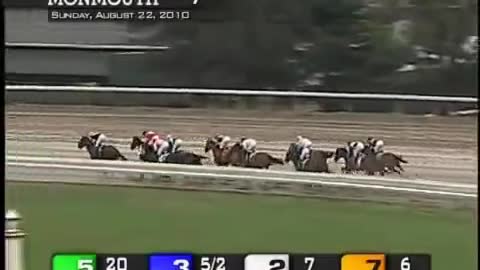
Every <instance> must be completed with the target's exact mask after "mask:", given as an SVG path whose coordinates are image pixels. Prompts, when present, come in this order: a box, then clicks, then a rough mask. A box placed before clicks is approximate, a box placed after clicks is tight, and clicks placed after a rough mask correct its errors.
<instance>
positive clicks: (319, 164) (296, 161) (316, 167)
mask: <svg viewBox="0 0 480 270" xmlns="http://www.w3.org/2000/svg"><path fill="white" fill-rule="evenodd" d="M332 156H333V152H331V151H322V150H312V152H311V153H310V159H308V160H307V162H306V163H305V166H302V164H301V161H300V155H299V154H298V149H297V145H296V144H295V143H291V144H290V147H288V150H287V153H286V154H285V162H290V161H292V163H293V165H294V166H295V170H297V171H304V172H326V173H330V170H329V169H328V165H327V159H328V158H331V157H332Z"/></svg>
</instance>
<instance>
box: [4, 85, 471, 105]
mask: <svg viewBox="0 0 480 270" xmlns="http://www.w3.org/2000/svg"><path fill="white" fill-rule="evenodd" d="M6 89H7V91H46V92H51V91H78V92H98V93H100V92H114V93H142V94H202V95H230V96H265V97H266V96H270V97H295V98H342V99H381V100H410V101H436V102H461V103H477V102H478V98H476V97H449V96H429V95H401V94H373V93H335V92H303V91H270V90H231V89H196V88H195V89H193V88H161V87H160V88H151V87H113V86H70V85H65V86H55V85H7V86H6Z"/></svg>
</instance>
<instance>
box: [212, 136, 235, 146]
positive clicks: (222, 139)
mask: <svg viewBox="0 0 480 270" xmlns="http://www.w3.org/2000/svg"><path fill="white" fill-rule="evenodd" d="M213 138H214V139H215V140H216V141H217V143H218V147H219V148H220V149H224V148H225V146H227V144H228V143H230V141H231V138H230V137H229V136H225V135H216V136H215V137H213Z"/></svg>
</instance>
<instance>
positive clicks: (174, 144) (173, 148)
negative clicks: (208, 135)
mask: <svg viewBox="0 0 480 270" xmlns="http://www.w3.org/2000/svg"><path fill="white" fill-rule="evenodd" d="M167 142H168V145H169V152H170V153H175V152H177V151H178V148H180V146H181V144H182V142H183V141H182V140H181V139H178V138H174V137H172V135H170V134H168V135H167Z"/></svg>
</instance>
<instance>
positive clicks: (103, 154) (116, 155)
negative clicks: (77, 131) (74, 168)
mask: <svg viewBox="0 0 480 270" xmlns="http://www.w3.org/2000/svg"><path fill="white" fill-rule="evenodd" d="M84 147H85V148H86V149H87V152H88V153H89V154H90V159H104V160H127V158H126V157H125V156H124V155H122V154H121V153H120V151H118V149H117V148H116V147H114V146H112V145H104V146H102V151H100V156H99V155H98V153H99V152H98V151H97V148H96V147H95V144H94V143H93V141H92V140H91V139H90V138H88V137H87V136H82V137H81V138H80V140H79V141H78V149H82V148H84Z"/></svg>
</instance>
